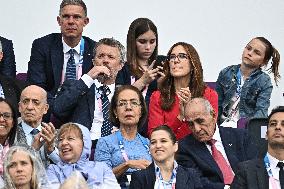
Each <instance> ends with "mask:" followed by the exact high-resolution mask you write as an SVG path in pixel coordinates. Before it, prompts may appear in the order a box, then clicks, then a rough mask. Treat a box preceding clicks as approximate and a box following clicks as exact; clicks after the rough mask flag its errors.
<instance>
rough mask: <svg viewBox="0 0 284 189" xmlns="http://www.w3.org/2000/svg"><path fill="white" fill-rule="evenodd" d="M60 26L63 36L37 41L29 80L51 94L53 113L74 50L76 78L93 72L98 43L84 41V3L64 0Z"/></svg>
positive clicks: (59, 21)
mask: <svg viewBox="0 0 284 189" xmlns="http://www.w3.org/2000/svg"><path fill="white" fill-rule="evenodd" d="M57 22H58V24H59V26H60V29H61V33H52V34H49V35H46V36H44V37H41V38H39V39H36V40H34V42H33V45H32V49H31V56H30V61H29V63H28V73H27V80H28V81H29V82H30V83H31V84H35V85H38V86H40V87H42V88H43V89H45V90H46V91H47V95H48V104H49V110H50V111H52V110H53V98H54V97H55V95H56V94H57V92H58V90H60V86H61V84H62V83H63V81H64V80H65V73H66V67H67V62H68V59H69V58H70V57H71V54H70V52H69V50H70V49H73V50H75V53H74V59H75V64H76V78H77V79H79V78H80V77H81V75H82V74H84V73H87V72H88V71H89V70H90V69H91V68H92V66H93V65H92V51H93V48H94V45H95V42H94V41H93V40H92V39H90V38H88V37H83V36H82V33H83V28H84V27H85V26H86V25H87V24H88V23H89V18H88V17H87V7H86V5H85V3H84V2H83V1H82V0H63V1H62V3H61V5H60V10H59V16H58V17H57Z"/></svg>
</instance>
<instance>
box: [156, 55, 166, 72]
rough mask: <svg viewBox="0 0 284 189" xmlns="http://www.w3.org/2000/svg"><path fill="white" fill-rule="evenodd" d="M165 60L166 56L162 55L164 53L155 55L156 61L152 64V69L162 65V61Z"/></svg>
mask: <svg viewBox="0 0 284 189" xmlns="http://www.w3.org/2000/svg"><path fill="white" fill-rule="evenodd" d="M166 60H167V56H164V55H159V56H157V58H156V62H155V64H154V66H153V69H155V68H157V67H158V66H161V67H163V64H162V62H165V61H166Z"/></svg>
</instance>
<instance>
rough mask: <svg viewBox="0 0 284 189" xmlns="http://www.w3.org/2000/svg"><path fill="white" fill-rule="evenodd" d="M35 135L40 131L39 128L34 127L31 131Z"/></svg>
mask: <svg viewBox="0 0 284 189" xmlns="http://www.w3.org/2000/svg"><path fill="white" fill-rule="evenodd" d="M30 133H31V134H32V135H33V136H35V135H37V134H38V133H39V130H38V129H33V130H32V131H31V132H30Z"/></svg>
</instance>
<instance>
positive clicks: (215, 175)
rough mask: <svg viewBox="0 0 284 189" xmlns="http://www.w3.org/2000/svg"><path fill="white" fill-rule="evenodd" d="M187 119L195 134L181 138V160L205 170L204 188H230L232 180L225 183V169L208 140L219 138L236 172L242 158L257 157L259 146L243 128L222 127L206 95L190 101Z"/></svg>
mask: <svg viewBox="0 0 284 189" xmlns="http://www.w3.org/2000/svg"><path fill="white" fill-rule="evenodd" d="M185 119H186V121H187V122H188V124H189V126H190V128H191V130H192V134H190V135H188V136H186V137H185V138H184V139H182V140H181V141H180V142H179V150H178V154H177V162H178V163H179V164H180V165H183V166H185V167H189V168H195V169H197V170H198V171H199V172H200V174H201V177H202V178H201V180H202V183H203V184H204V186H205V187H204V188H210V189H223V188H229V185H230V183H229V184H227V185H225V184H224V177H223V173H222V171H221V170H220V168H219V166H218V164H217V163H216V161H215V160H214V159H213V156H212V150H211V147H210V145H209V144H208V142H209V141H211V139H214V140H215V141H216V143H215V146H216V148H217V150H218V151H219V152H221V154H222V156H223V158H225V160H226V162H227V165H228V166H229V167H230V170H231V171H233V172H235V171H236V168H237V167H236V166H237V164H238V163H239V162H242V161H246V160H249V159H253V158H256V157H257V150H256V146H255V144H254V143H253V142H252V140H251V138H250V137H249V135H248V133H247V132H246V131H245V130H242V129H234V128H224V127H218V126H217V125H216V122H217V115H216V113H215V112H214V109H213V108H212V106H211V105H210V103H209V102H208V101H207V100H206V99H203V98H195V99H192V100H191V101H190V102H189V103H188V104H187V105H186V108H185ZM228 163H229V164H228Z"/></svg>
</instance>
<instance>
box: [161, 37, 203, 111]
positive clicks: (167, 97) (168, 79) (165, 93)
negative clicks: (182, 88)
mask: <svg viewBox="0 0 284 189" xmlns="http://www.w3.org/2000/svg"><path fill="white" fill-rule="evenodd" d="M179 45H181V46H182V47H183V48H184V49H185V51H186V53H187V55H188V57H189V64H190V65H191V71H190V76H189V77H190V79H189V83H188V87H189V90H190V92H191V96H192V98H195V97H202V96H203V94H204V91H205V83H204V81H203V69H202V65H201V62H200V58H199V55H198V53H197V51H196V49H195V48H194V47H193V46H192V45H191V44H188V43H185V42H178V43H176V44H174V45H173V46H172V47H171V48H170V50H169V52H168V54H167V55H168V57H169V56H170V54H171V53H172V50H173V48H174V47H176V46H179ZM164 72H165V75H166V76H165V78H164V79H163V81H162V82H161V85H160V86H159V90H160V92H161V108H162V109H163V110H170V109H171V108H172V106H173V104H174V102H175V92H176V91H175V90H176V89H175V86H174V77H173V76H172V75H171V73H170V66H169V61H166V62H165V64H164Z"/></svg>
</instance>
